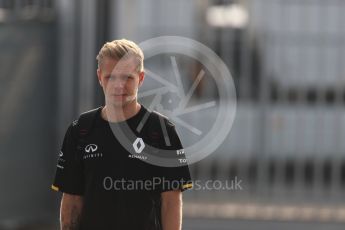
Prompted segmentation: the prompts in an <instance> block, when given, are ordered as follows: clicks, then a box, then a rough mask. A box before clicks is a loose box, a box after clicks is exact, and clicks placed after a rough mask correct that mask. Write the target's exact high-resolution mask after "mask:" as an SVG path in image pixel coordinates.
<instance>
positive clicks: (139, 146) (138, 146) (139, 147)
mask: <svg viewBox="0 0 345 230" xmlns="http://www.w3.org/2000/svg"><path fill="white" fill-rule="evenodd" d="M133 148H134V151H135V152H136V153H141V152H142V151H143V150H144V148H145V143H144V141H143V139H141V138H140V137H138V138H137V139H136V140H135V141H134V142H133Z"/></svg>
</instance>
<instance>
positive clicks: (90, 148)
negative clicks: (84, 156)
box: [85, 144, 98, 153]
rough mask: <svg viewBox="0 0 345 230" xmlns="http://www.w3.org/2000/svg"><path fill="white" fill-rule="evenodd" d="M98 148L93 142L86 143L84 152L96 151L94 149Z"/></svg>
mask: <svg viewBox="0 0 345 230" xmlns="http://www.w3.org/2000/svg"><path fill="white" fill-rule="evenodd" d="M97 149H98V147H97V145H95V144H88V145H87V146H86V147H85V152H87V153H90V152H91V153H93V152H96V150H97Z"/></svg>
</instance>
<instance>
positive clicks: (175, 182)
mask: <svg viewBox="0 0 345 230" xmlns="http://www.w3.org/2000/svg"><path fill="white" fill-rule="evenodd" d="M166 127H167V133H168V137H169V141H170V144H171V145H170V146H168V147H167V146H166V147H165V149H169V150H175V151H168V152H169V153H171V154H175V157H176V160H185V161H181V166H178V167H163V166H153V167H154V178H155V180H156V182H157V183H156V184H157V188H156V189H157V190H158V191H159V192H165V191H170V190H181V191H185V190H186V189H191V188H192V187H193V183H192V179H191V176H190V171H189V167H188V163H187V161H186V157H185V152H184V149H183V146H182V144H181V141H180V138H179V136H178V134H177V132H176V129H175V126H174V125H173V124H172V123H170V122H169V121H168V122H167V125H166Z"/></svg>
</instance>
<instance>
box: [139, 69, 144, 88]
mask: <svg viewBox="0 0 345 230" xmlns="http://www.w3.org/2000/svg"><path fill="white" fill-rule="evenodd" d="M144 78H145V72H144V71H142V72H140V73H139V86H141V85H142V84H143V82H144Z"/></svg>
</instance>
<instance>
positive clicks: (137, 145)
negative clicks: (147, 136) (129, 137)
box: [128, 137, 147, 160]
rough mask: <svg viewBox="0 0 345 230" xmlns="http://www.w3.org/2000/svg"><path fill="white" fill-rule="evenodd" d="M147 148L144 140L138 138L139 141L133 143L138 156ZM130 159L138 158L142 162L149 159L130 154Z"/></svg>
mask: <svg viewBox="0 0 345 230" xmlns="http://www.w3.org/2000/svg"><path fill="white" fill-rule="evenodd" d="M144 148H145V143H144V141H143V139H142V138H140V137H138V138H137V139H135V141H134V142H133V149H134V151H135V152H136V153H137V154H140V153H141V152H142V151H143V150H144ZM128 157H129V158H137V159H140V160H146V159H147V157H146V156H142V155H134V154H129V155H128Z"/></svg>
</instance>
